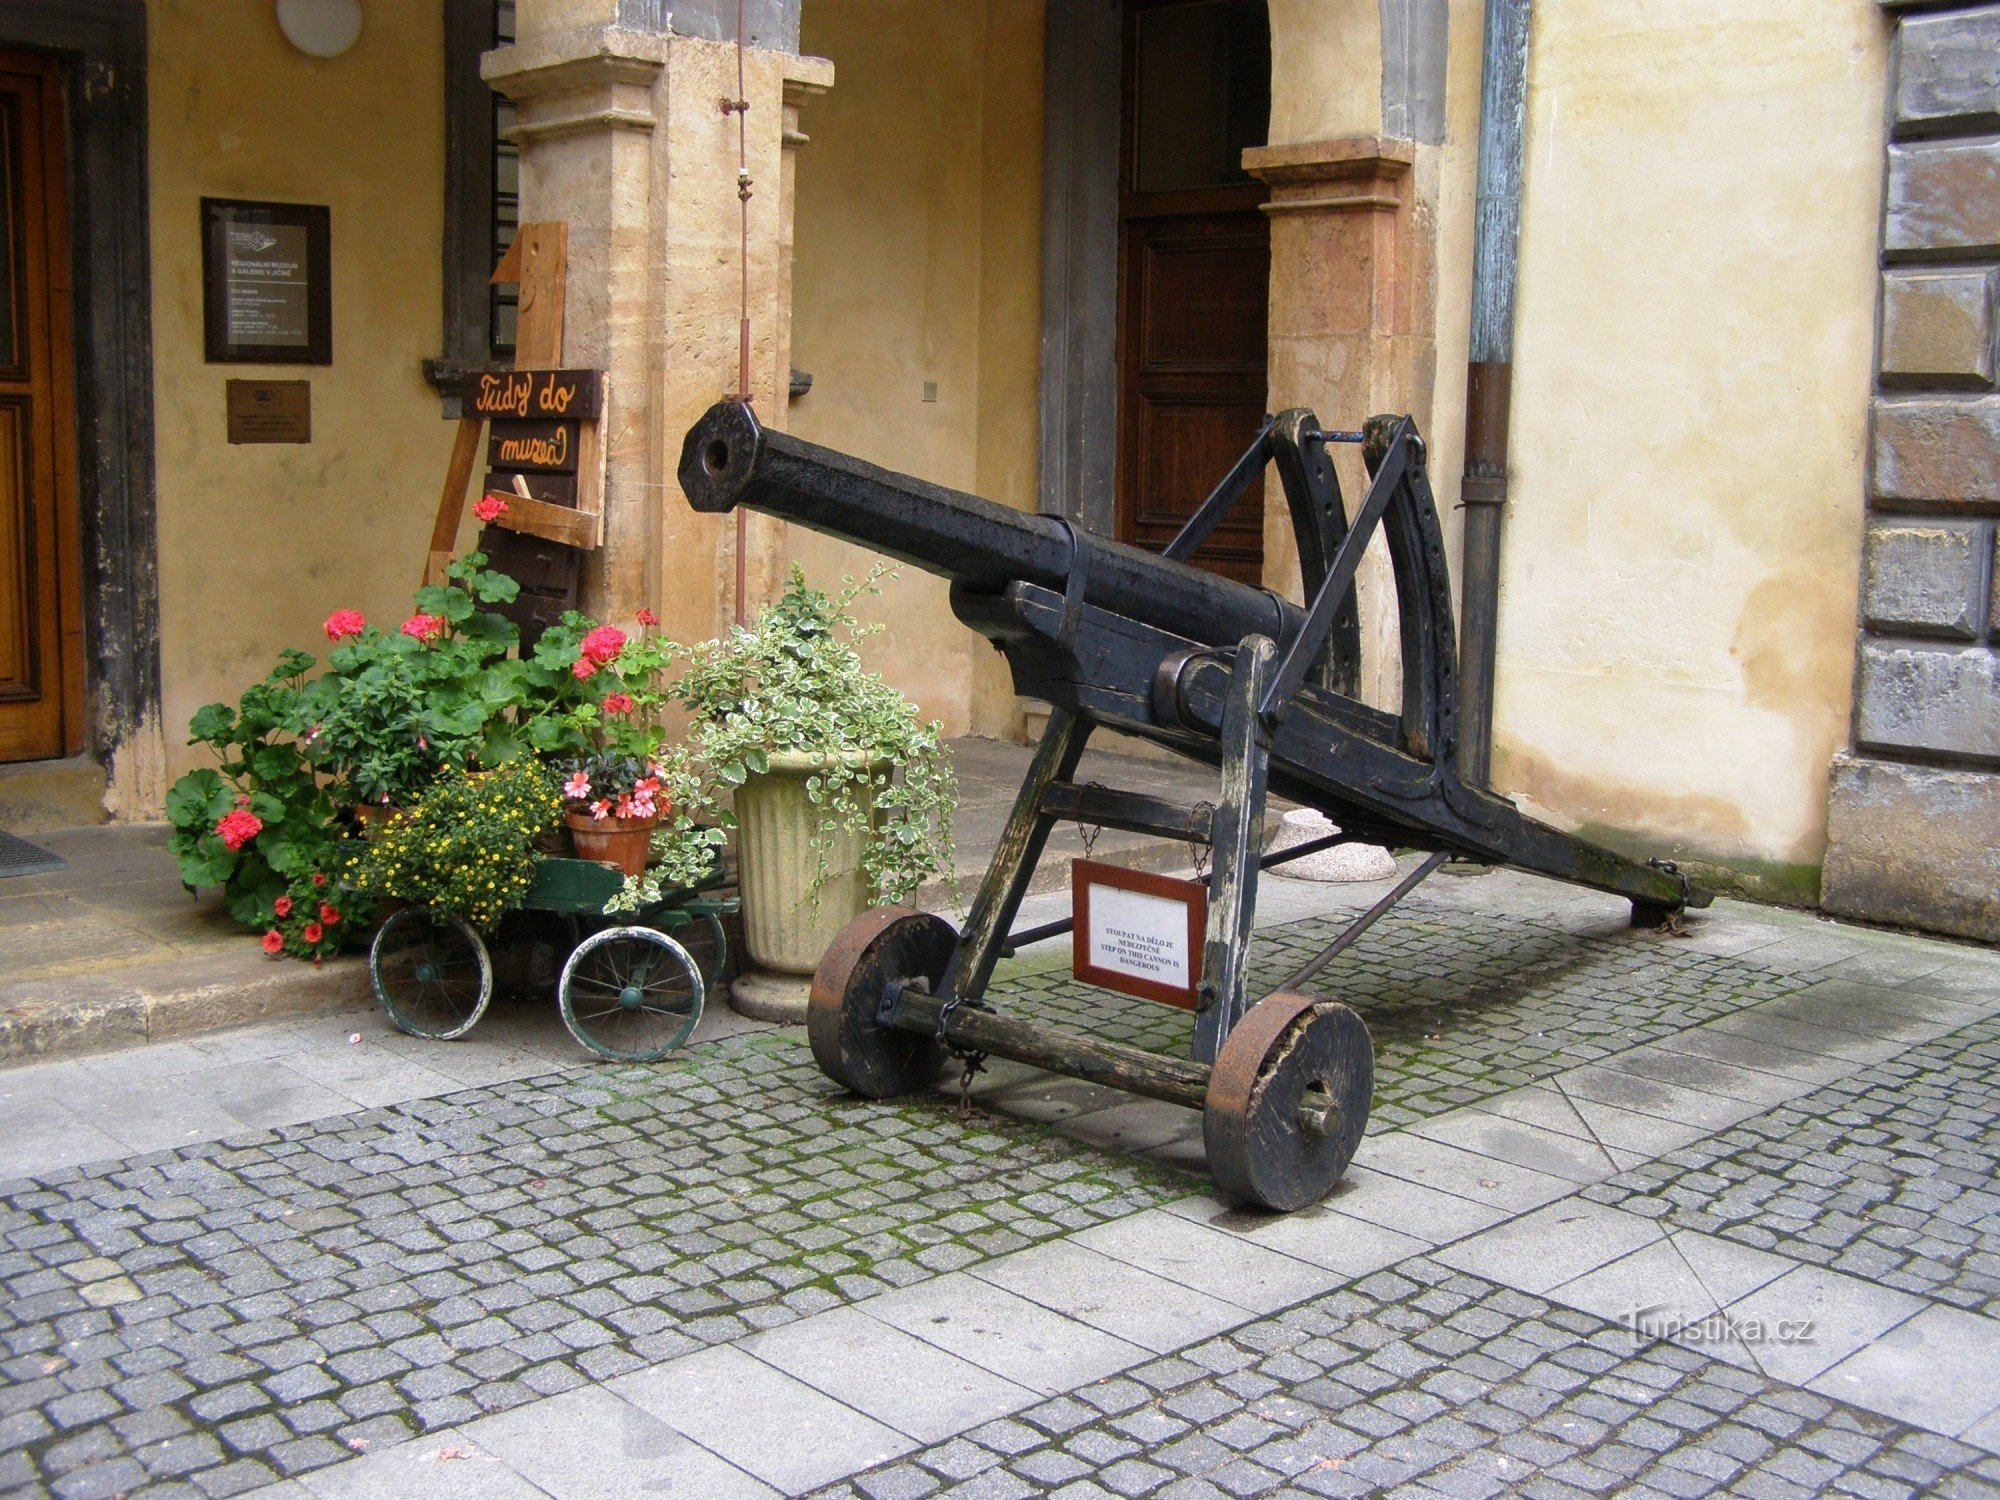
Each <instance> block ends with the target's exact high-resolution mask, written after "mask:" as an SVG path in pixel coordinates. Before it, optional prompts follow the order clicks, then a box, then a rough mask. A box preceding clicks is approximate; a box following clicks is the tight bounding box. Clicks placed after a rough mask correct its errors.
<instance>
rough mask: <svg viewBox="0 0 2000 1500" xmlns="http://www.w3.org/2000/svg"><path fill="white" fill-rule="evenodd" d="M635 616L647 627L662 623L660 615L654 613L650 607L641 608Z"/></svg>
mask: <svg viewBox="0 0 2000 1500" xmlns="http://www.w3.org/2000/svg"><path fill="white" fill-rule="evenodd" d="M634 618H635V619H637V620H638V622H639V623H640V624H641V625H645V626H647V627H651V626H654V625H657V624H659V623H660V617H659V616H658V615H656V614H654V613H653V612H652V611H651V610H650V609H642V610H640V611H639V613H638V614H637V615H636V616H634Z"/></svg>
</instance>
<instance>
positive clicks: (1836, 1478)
mask: <svg viewBox="0 0 2000 1500" xmlns="http://www.w3.org/2000/svg"><path fill="white" fill-rule="evenodd" d="M1405 1486H1407V1487H1408V1488H1409V1490H1410V1491H1411V1492H1412V1493H1416V1494H1425V1495H1438V1494H1444V1495H1450V1496H1461V1497H1480V1496H1489V1495H1498V1494H1505V1493H1513V1492H1522V1491H1525V1492H1526V1493H1529V1494H1534V1495H1542V1496H1549V1497H1556V1496H1584V1495H1593V1494H1607V1493H1613V1494H1622V1495H1646V1496H1689V1495H1701V1494H1707V1493H1710V1492H1712V1491H1714V1490H1716V1489H1718V1488H1720V1487H1723V1486H1727V1487H1729V1488H1730V1489H1731V1490H1733V1491H1734V1492H1736V1493H1739V1494H1745V1495H1758V1496H1765V1497H1770V1500H1779V1497H1800V1500H1803V1497H1805V1496H1809V1495H1815V1494H1825V1493H1828V1492H1839V1493H1848V1494H1910V1493H1939V1492H1943V1493H1960V1494H1980V1493H2000V1459H1995V1458H1993V1457H1992V1456H1990V1455H1988V1454H1985V1453H1982V1452H1980V1451H1979V1450H1977V1449H1974V1448H1970V1447H1967V1446H1966V1445H1964V1444H1962V1443H1955V1442H1952V1441H1951V1440H1949V1439H1943V1438H1937V1437H1933V1436H1931V1435H1929V1434H1926V1433H1922V1432H1919V1431H1915V1430H1913V1429H1911V1428H1909V1427H1907V1426H1904V1425H1903V1424H1901V1423H1897V1422H1892V1421H1888V1420H1885V1419H1883V1418H1881V1417H1876V1416H1872V1415H1870V1414H1869V1413H1867V1412H1863V1411H1857V1410H1855V1409H1853V1408H1851V1407H1846V1406H1842V1405H1839V1404H1837V1403H1835V1402H1832V1401H1828V1400H1826V1399H1824V1398H1822V1397H1820V1396H1816V1395H1813V1394H1811V1393H1810V1392H1803V1391H1797V1390H1788V1389H1785V1388H1782V1387H1774V1386H1773V1385H1772V1384H1771V1383H1770V1382H1768V1381H1765V1380H1763V1379H1761V1378H1759V1377H1757V1376H1754V1375H1749V1374H1746V1373H1744V1372H1743V1371H1740V1370H1737V1369H1734V1368H1732V1367H1730V1366H1728V1365H1723V1364H1718V1363H1717V1362H1715V1361H1713V1360H1710V1359H1707V1358H1704V1357H1703V1356H1702V1355H1700V1354H1697V1353H1693V1352H1691V1351H1689V1350H1686V1349H1682V1348H1678V1347H1676V1346H1674V1345H1671V1344H1661V1343H1652V1344H1648V1345H1646V1346H1644V1347H1637V1348H1635V1347H1634V1340H1633V1338H1632V1336H1631V1334H1630V1333H1629V1332H1627V1331H1626V1330H1624V1329H1621V1328H1617V1327H1614V1326H1613V1325H1610V1324H1607V1323H1606V1322H1604V1321H1603V1320H1602V1319H1599V1318H1594V1317H1591V1316H1590V1315H1588V1314H1585V1313H1577V1312H1571V1311H1568V1310H1566V1309H1563V1308H1559V1307H1555V1306H1552V1305H1551V1304H1550V1303H1548V1302H1546V1301H1544V1300H1542V1299H1541V1298H1537V1297H1529V1296H1524V1295H1522V1294H1521V1293H1519V1292H1514V1291H1509V1290H1507V1289H1506V1288H1504V1287H1498V1286H1495V1285H1493V1284H1492V1283H1491V1282H1488V1281H1483V1280H1481V1279H1480V1278H1478V1277H1473V1276H1464V1275H1458V1274H1456V1273H1454V1272H1452V1271H1451V1270H1449V1269H1448V1268H1446V1267H1444V1266H1441V1265H1439V1264H1438V1263H1437V1262H1435V1261H1433V1260H1429V1259H1427V1258H1425V1257H1423V1256H1416V1257H1413V1258H1411V1259H1410V1260H1407V1261H1404V1262H1402V1263H1401V1264H1400V1265H1398V1266H1397V1267H1396V1269H1395V1270H1393V1271H1382V1272H1378V1273H1377V1274H1376V1275H1373V1276H1370V1277H1367V1278H1365V1279H1363V1280H1361V1281H1359V1282H1357V1283H1355V1284H1354V1285H1353V1286H1351V1287H1348V1288H1345V1289H1343V1290H1341V1291H1338V1292H1334V1293H1332V1294H1330V1295H1327V1296H1324V1297H1318V1298H1315V1299H1313V1300H1312V1301H1310V1302H1305V1303H1301V1304H1300V1305H1298V1306H1296V1307H1293V1308H1289V1309H1287V1310H1286V1311H1285V1312H1283V1313H1281V1314H1279V1315H1277V1316H1276V1317H1271V1318H1264V1319H1259V1320H1258V1321H1256V1322H1254V1323H1249V1324H1246V1325H1244V1326H1243V1327H1241V1328H1238V1329H1237V1330H1235V1331H1234V1332H1233V1333H1231V1334H1229V1335H1227V1336H1225V1337H1222V1338H1217V1339H1212V1340H1210V1341H1208V1342H1206V1343H1202V1344H1196V1345H1193V1346H1191V1347H1189V1348H1187V1349H1185V1350H1182V1351H1181V1352H1179V1353H1177V1354H1174V1355H1171V1356H1169V1357H1167V1358H1165V1359H1159V1360H1154V1361H1151V1362H1149V1363H1147V1364H1143V1365H1140V1366H1138V1367H1137V1368H1135V1369H1133V1370H1131V1371H1130V1372H1129V1373H1127V1374H1126V1375H1123V1376H1120V1377H1118V1378H1115V1379H1111V1380H1105V1381H1101V1382H1098V1383H1097V1384H1094V1385H1091V1386H1088V1387H1085V1388H1084V1389H1082V1390H1079V1391H1077V1392H1075V1393H1074V1394H1073V1395H1065V1396H1060V1397H1057V1398H1056V1399H1055V1400H1053V1401H1047V1402H1042V1403H1039V1404H1037V1405H1035V1406H1032V1407H1029V1408H1028V1409H1026V1410H1025V1411H1022V1412H1020V1413H1018V1414H1016V1415H1014V1416H1012V1417H1008V1418H1005V1419H1002V1420H1000V1421H996V1422H992V1423H988V1424H986V1425H984V1426H981V1427H977V1428H974V1429H973V1430H972V1431H970V1432H968V1433H966V1434H964V1435H963V1436H960V1437H956V1438H953V1439H952V1440H951V1441H949V1442H945V1443H940V1444H935V1445H932V1446H930V1447H927V1448H924V1449H922V1450H920V1451H919V1452H917V1453H914V1454H912V1455H910V1456H909V1457H908V1458H906V1459H902V1460H899V1461H898V1462H896V1463H895V1464H892V1465H884V1466H882V1467H880V1468H877V1469H875V1470H873V1471H871V1472H869V1473H866V1474H862V1475H859V1476H857V1477H856V1478H855V1479H853V1480H852V1481H850V1482H848V1483H843V1484H839V1485H834V1486H829V1487H828V1488H827V1489H825V1490H822V1491H820V1492H819V1494H820V1500H859V1497H864V1496H865V1497H867V1500H892V1497H895V1500H915V1497H919V1496H925V1495H932V1494H937V1493H939V1492H940V1491H949V1492H951V1493H953V1494H963V1495H978V1496H982V1497H992V1500H1001V1497H1018V1496H1027V1495H1037V1494H1045V1493H1048V1492H1050V1491H1054V1492H1055V1493H1058V1494H1062V1495H1065V1496H1074V1497H1077V1500H1082V1497H1085V1496H1092V1497H1095V1496H1105V1495H1127V1496H1130V1495H1154V1494H1158V1495H1166V1496H1173V1497H1176V1500H1179V1497H1183V1496H1186V1497H1193V1496H1201V1497H1204V1500H1206V1497H1219V1496H1248V1495H1272V1494H1281V1495H1285V1496H1290V1497H1301V1496H1307V1495H1314V1496H1320V1495H1325V1496H1347V1495H1369V1494H1374V1493H1376V1492H1378V1491H1380V1490H1385V1489H1387V1490H1395V1489H1398V1488H1399V1487H1405Z"/></svg>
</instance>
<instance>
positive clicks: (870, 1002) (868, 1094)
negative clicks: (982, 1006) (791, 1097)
mask: <svg viewBox="0 0 2000 1500" xmlns="http://www.w3.org/2000/svg"><path fill="white" fill-rule="evenodd" d="M957 943H958V934H957V933H955V932H954V931H952V928H951V924H950V923H949V922H946V921H945V920H944V919H943V918H941V917H934V916H931V915H929V914H928V913H925V912H920V911H912V910H911V909H910V908H909V907H907V906H878V907H876V908H875V909H874V910H873V911H867V912H863V913H862V914H861V915H860V916H858V917H856V918H855V919H854V920H853V921H852V922H849V923H848V924H847V925H846V926H845V927H843V928H842V929H841V931H840V936H839V937H837V938H835V939H834V940H833V946H832V947H830V948H828V949H827V950H826V957H824V958H822V959H821V960H820V961H819V968H818V969H816V970H815V971H814V972H813V982H812V1000H811V1002H810V1004H809V1005H808V1007H807V1010H806V1036H807V1037H808V1038H809V1039H810V1040H811V1042H812V1050H813V1060H814V1061H815V1062H817V1063H818V1064H819V1070H820V1071H821V1072H822V1073H824V1074H826V1076H827V1077H829V1078H831V1079H832V1080H833V1081H834V1082H835V1083H838V1084H840V1085H842V1086H843V1087H845V1088H849V1089H852V1090H853V1091H854V1092H855V1093H857V1094H860V1095H862V1096H864V1097H865V1098H869V1099H889V1098H893V1097H895V1096H897V1095H899V1094H916V1093H922V1092H925V1091H927V1090H929V1089H930V1088H931V1087H932V1085H934V1084H935V1083H936V1082H937V1076H938V1070H939V1069H940V1068H941V1067H943V1066H944V1048H943V1046H941V1045H940V1044H939V1043H938V1042H937V1041H936V1040H935V1039H933V1038H931V1037H927V1036H919V1035H918V1034H917V1033H916V1032H913V1031H898V1030H896V1029H895V1028H893V1027H889V1026H882V1025H879V1024H877V1022H876V1020H875V1011H876V1008H877V1007H878V1006H879V1005H880V1004H881V1003H882V989H883V986H885V985H888V984H890V983H893V982H895V981H897V980H908V979H928V980H929V981H930V982H931V983H932V984H936V983H937V982H938V980H940V979H942V978H943V977H944V966H945V964H946V962H947V961H949V960H950V958H951V950H952V949H953V948H954V947H955V946H956V945H957Z"/></svg>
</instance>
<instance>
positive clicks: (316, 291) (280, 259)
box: [201, 198, 333, 365]
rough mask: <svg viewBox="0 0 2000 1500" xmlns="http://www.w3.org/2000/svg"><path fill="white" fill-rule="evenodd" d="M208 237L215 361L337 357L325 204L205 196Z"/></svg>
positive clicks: (208, 314) (209, 332)
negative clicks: (258, 201)
mask: <svg viewBox="0 0 2000 1500" xmlns="http://www.w3.org/2000/svg"><path fill="white" fill-rule="evenodd" d="M201 237H202V255H201V294H202V325H203V329H204V333H205V338H206V344H207V355H208V362H209V363H210V364H254V365H287V364H289V365H330V364H332V363H333V280H332V271H333V264H332V262H333V256H332V242H331V236H330V232H329V214H328V212H327V209H326V208H325V206H324V205H315V204H309V203H252V202H246V201H243V200H241V199H235V198H204V199H202V200H201Z"/></svg>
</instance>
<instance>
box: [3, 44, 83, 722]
mask: <svg viewBox="0 0 2000 1500" xmlns="http://www.w3.org/2000/svg"><path fill="white" fill-rule="evenodd" d="M62 130H63V126H62V87H61V79H60V76H59V75H58V73H57V72H56V68H55V64H54V63H53V62H52V61H51V60H49V59H46V58H41V57H38V56H36V55H34V54H32V53H17V52H0V760H36V759H43V758H47V757H52V756H59V755H65V754H69V753H72V752H74V751H76V750H78V749H80V748H82V745H81V740H82V732H81V731H82V723H83V712H82V709H83V679H82V666H83V663H82V653H81V650H80V646H81V637H82V624H81V601H80V597H79V595H80V574H81V569H80V566H79V562H78V549H77V535H76V499H75V436H74V421H75V406H74V387H73V384H72V380H73V372H72V367H71V364H70V324H69V295H68V294H69V280H70V277H69V241H68V224H67V204H66V201H65V194H64V166H63V149H62V147H63V139H62Z"/></svg>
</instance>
